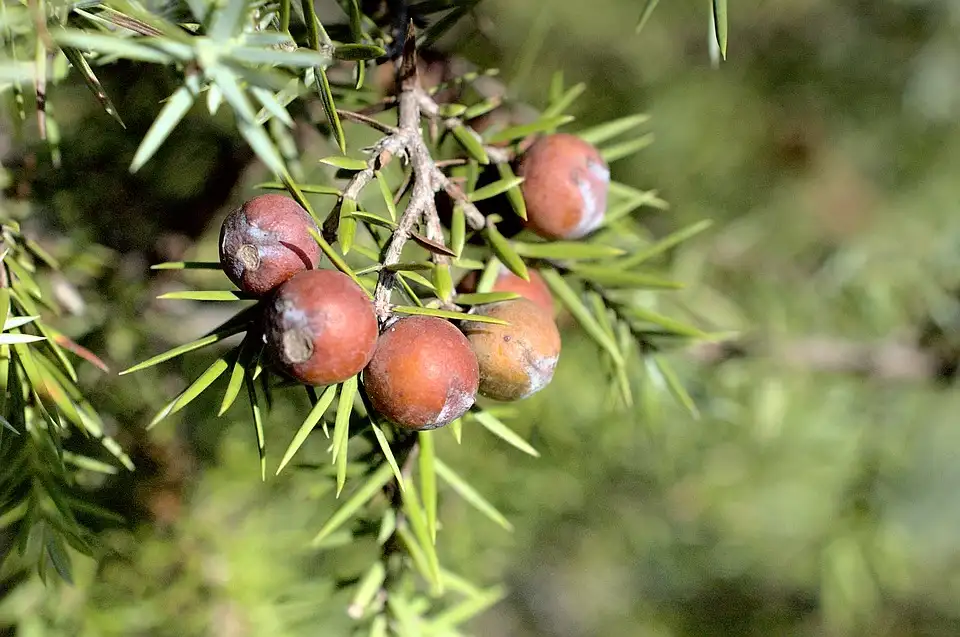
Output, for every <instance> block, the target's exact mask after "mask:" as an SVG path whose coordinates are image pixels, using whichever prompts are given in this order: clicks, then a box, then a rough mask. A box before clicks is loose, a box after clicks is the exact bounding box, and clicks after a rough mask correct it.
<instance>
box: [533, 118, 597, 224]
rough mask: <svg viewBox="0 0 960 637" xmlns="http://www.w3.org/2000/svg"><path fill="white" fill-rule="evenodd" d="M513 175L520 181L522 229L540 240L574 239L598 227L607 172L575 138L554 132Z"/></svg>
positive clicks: (594, 152) (593, 151) (587, 146)
mask: <svg viewBox="0 0 960 637" xmlns="http://www.w3.org/2000/svg"><path fill="white" fill-rule="evenodd" d="M517 172H518V175H520V176H522V177H524V182H523V184H522V185H521V186H520V188H521V190H522V191H523V197H524V200H525V201H526V204H527V227H528V228H530V229H531V230H533V231H534V232H536V233H537V234H539V235H540V236H541V237H544V238H546V239H579V238H581V237H583V236H586V235H587V234H589V233H591V232H593V231H594V230H596V229H597V228H598V227H599V226H600V224H601V223H602V222H603V216H604V214H605V213H606V209H607V190H608V189H609V186H610V170H609V168H608V167H607V163H606V162H605V161H604V159H603V157H601V156H600V153H599V152H598V151H597V149H596V148H594V147H593V146H592V145H591V144H589V143H587V142H585V141H583V140H582V139H580V138H579V137H577V136H575V135H568V134H566V133H555V134H553V135H547V136H546V137H543V138H541V139H539V140H537V142H536V143H535V144H533V146H531V147H530V149H529V150H528V151H527V152H526V153H525V154H524V155H523V158H522V159H521V161H520V165H519V167H518V171H517Z"/></svg>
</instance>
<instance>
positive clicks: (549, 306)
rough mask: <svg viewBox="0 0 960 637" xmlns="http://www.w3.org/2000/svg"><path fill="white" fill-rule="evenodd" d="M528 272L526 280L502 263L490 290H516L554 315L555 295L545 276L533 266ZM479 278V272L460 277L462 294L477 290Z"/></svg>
mask: <svg viewBox="0 0 960 637" xmlns="http://www.w3.org/2000/svg"><path fill="white" fill-rule="evenodd" d="M527 272H529V274H530V280H529V281H524V280H523V279H521V278H520V277H518V276H517V275H516V274H514V273H513V272H511V271H510V270H508V269H507V268H506V266H504V265H503V264H501V265H500V270H499V271H498V273H497V280H496V281H494V283H493V287H492V288H491V289H490V291H491V292H515V293H517V294H519V295H520V296H521V297H522V298H525V299H528V300H530V301H533V302H534V303H536V304H537V305H539V306H540V307H542V308H543V309H544V310H546V311H547V312H549V313H550V315H551V316H553V295H552V294H551V293H550V288H549V287H547V284H546V282H545V281H544V280H543V277H542V276H540V273H539V272H537V271H536V270H534V269H533V268H528V269H527ZM479 280H480V275H479V273H478V272H476V271H473V272H469V273H467V275H466V276H465V277H463V278H462V279H460V285H458V286H457V291H458V292H460V293H461V294H469V293H471V292H476V291H477V283H478V281H479Z"/></svg>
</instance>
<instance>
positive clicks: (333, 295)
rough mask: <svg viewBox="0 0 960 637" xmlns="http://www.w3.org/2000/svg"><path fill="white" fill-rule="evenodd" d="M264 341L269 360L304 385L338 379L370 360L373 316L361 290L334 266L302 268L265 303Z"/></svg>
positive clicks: (374, 341) (374, 334)
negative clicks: (322, 268)
mask: <svg viewBox="0 0 960 637" xmlns="http://www.w3.org/2000/svg"><path fill="white" fill-rule="evenodd" d="M264 339H265V341H266V347H267V350H268V352H269V353H270V355H271V357H272V358H273V360H274V362H275V363H276V364H277V366H278V367H280V369H282V370H283V371H284V372H285V373H286V374H288V375H289V376H291V377H292V378H295V379H297V380H298V381H300V382H301V383H305V384H307V385H331V384H333V383H340V382H343V381H345V380H347V379H348V378H350V377H351V376H353V375H355V374H357V373H359V372H360V371H361V370H362V369H363V368H364V367H365V366H366V365H367V363H369V362H370V358H371V357H372V356H373V352H374V350H375V349H376V345H377V317H376V315H375V314H374V311H373V302H372V301H371V300H370V298H369V297H368V296H367V294H366V292H364V291H363V289H361V288H360V286H359V285H357V284H356V283H354V282H353V280H352V279H351V278H350V277H348V276H347V275H345V274H343V273H341V272H337V271H335V270H307V271H305V272H300V273H299V274H296V275H294V276H293V278H291V279H290V280H289V281H287V282H285V283H283V284H282V285H281V286H280V287H279V288H277V291H276V292H275V293H274V296H273V298H272V299H270V300H269V301H268V303H267V307H266V312H265V315H264Z"/></svg>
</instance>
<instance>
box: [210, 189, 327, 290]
mask: <svg viewBox="0 0 960 637" xmlns="http://www.w3.org/2000/svg"><path fill="white" fill-rule="evenodd" d="M309 228H313V229H314V230H317V225H316V223H315V222H314V220H313V218H312V217H310V215H309V214H308V213H307V211H306V210H304V209H303V208H301V207H300V204H298V203H297V202H296V201H294V200H293V199H291V198H290V197H286V196H284V195H260V196H259V197H254V198H253V199H251V200H249V201H247V202H246V203H245V204H243V205H242V206H240V207H239V208H237V209H236V210H234V211H233V212H231V213H230V214H229V215H227V218H226V219H225V220H224V222H223V227H222V228H221V229H220V264H221V265H222V266H223V271H224V272H225V273H226V274H227V276H228V277H229V278H230V280H231V281H233V282H234V283H235V284H236V285H237V287H239V288H240V289H241V290H243V291H245V292H249V293H250V294H255V295H257V296H261V295H264V294H266V293H267V292H270V291H271V290H273V289H275V288H276V287H277V286H278V285H280V284H281V283H283V282H284V281H286V280H288V279H289V278H290V277H292V276H293V275H294V274H297V273H298V272H302V271H304V270H311V269H313V268H315V267H317V264H318V263H319V262H320V248H319V246H318V245H317V242H316V241H315V240H314V239H313V237H312V236H310V231H309Z"/></svg>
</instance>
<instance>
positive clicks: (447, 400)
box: [363, 316, 480, 429]
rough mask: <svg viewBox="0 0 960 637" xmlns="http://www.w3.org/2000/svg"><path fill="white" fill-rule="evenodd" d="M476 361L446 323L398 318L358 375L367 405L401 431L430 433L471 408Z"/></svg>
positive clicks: (467, 345) (476, 380)
mask: <svg viewBox="0 0 960 637" xmlns="http://www.w3.org/2000/svg"><path fill="white" fill-rule="evenodd" d="M479 375H480V372H479V369H478V368H477V357H476V356H475V355H474V353H473V350H472V349H470V343H468V342H467V339H466V337H464V335H463V334H461V333H460V331H459V330H457V328H456V327H454V326H453V325H452V324H451V323H449V322H448V321H445V320H443V319H441V318H436V317H432V316H410V317H407V318H402V319H400V320H399V321H397V322H396V323H394V324H393V325H391V326H390V327H388V328H387V329H386V330H384V332H383V334H381V335H380V339H379V340H378V341H377V351H376V353H375V354H374V355H373V360H371V361H370V364H369V365H368V366H367V369H366V371H364V373H363V386H364V388H365V389H366V391H367V396H368V397H369V398H370V403H371V404H372V405H373V408H374V409H376V410H377V411H378V412H379V413H380V414H381V415H382V416H384V417H385V418H386V419H387V420H390V421H391V422H393V423H394V424H396V425H399V426H401V427H405V428H407V429H436V428H437V427H442V426H444V425H447V424H450V423H451V422H453V421H454V420H456V419H457V418H459V417H460V416H462V415H463V414H465V413H466V412H467V410H468V409H470V407H472V406H473V403H474V401H475V400H476V397H477V385H478V383H479Z"/></svg>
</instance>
